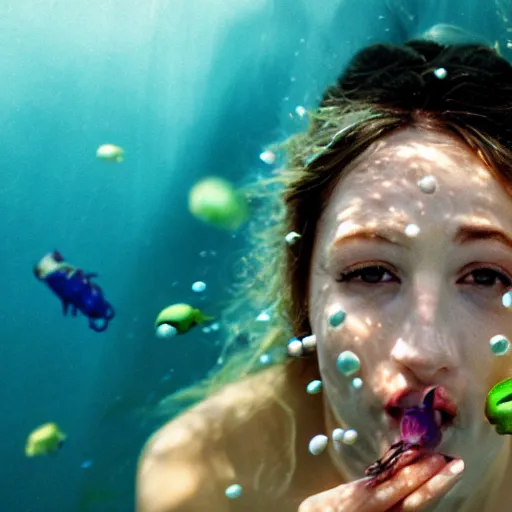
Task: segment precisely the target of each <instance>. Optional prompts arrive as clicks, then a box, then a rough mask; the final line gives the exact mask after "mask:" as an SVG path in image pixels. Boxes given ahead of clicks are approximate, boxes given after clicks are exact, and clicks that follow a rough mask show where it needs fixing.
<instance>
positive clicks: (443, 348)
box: [391, 336, 456, 383]
mask: <svg viewBox="0 0 512 512" xmlns="http://www.w3.org/2000/svg"><path fill="white" fill-rule="evenodd" d="M391 358H392V359H393V361H395V363H397V364H398V365H399V366H402V367H405V368H407V370H409V371H410V372H411V373H412V374H414V375H415V376H416V378H417V379H418V380H420V381H422V382H425V383H431V382H436V381H437V380H439V378H441V377H444V376H446V375H448V374H449V373H451V372H452V370H453V369H454V367H455V366H456V364H455V354H454V353H453V349H452V347H451V346H450V344H449V342H447V341H446V340H443V339H442V338H439V337H438V338H437V339H434V337H433V336H431V337H430V338H429V339H428V340H424V341H423V342H419V340H418V339H415V340H413V339H411V337H408V338H405V337H402V338H398V339H397V340H396V342H395V344H394V345H393V348H392V350H391Z"/></svg>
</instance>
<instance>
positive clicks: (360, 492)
mask: <svg viewBox="0 0 512 512" xmlns="http://www.w3.org/2000/svg"><path fill="white" fill-rule="evenodd" d="M463 471H464V462H463V461H462V460H461V459H454V460H452V461H450V462H446V459H445V458H444V457H443V456H442V455H439V454H432V455H426V456H424V457H422V458H421V459H419V460H417V461H416V462H413V463H411V464H409V465H408V466H406V467H403V468H402V469H400V470H399V471H397V473H396V474H395V475H393V476H392V477H390V478H389V479H388V480H386V481H384V482H382V483H380V484H379V485H377V486H376V487H373V488H372V487H369V486H367V482H368V478H362V479H360V480H356V481H354V482H349V483H347V484H343V485H340V486H338V487H335V488H334V489H329V490H328V491H325V492H322V493H320V494H316V495H315V496H311V497H309V498H307V499H306V500H305V501H303V502H302V503H301V505H300V506H299V510H298V512H327V511H329V512H331V511H332V512H338V511H343V512H356V511H359V512H386V511H389V512H406V511H417V510H422V509H423V508H424V507H425V506H426V505H429V504H431V503H432V502H434V501H435V500H437V499H439V498H440V497H441V496H443V495H444V494H446V493H447V492H448V491H449V490H450V489H451V488H452V487H453V486H454V485H455V483H456V482H457V480H458V479H459V477H460V476H461V474H462V472H463Z"/></svg>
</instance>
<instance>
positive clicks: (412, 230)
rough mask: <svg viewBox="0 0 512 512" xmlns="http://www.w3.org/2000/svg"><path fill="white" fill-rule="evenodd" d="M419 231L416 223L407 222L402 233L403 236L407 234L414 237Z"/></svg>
mask: <svg viewBox="0 0 512 512" xmlns="http://www.w3.org/2000/svg"><path fill="white" fill-rule="evenodd" d="M419 232H420V228H419V227H418V226H416V224H408V225H407V226H405V230H404V233H405V236H408V237H409V238H415V237H416V236H418V234H419Z"/></svg>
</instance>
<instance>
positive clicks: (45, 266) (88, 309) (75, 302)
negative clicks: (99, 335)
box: [34, 251, 115, 332]
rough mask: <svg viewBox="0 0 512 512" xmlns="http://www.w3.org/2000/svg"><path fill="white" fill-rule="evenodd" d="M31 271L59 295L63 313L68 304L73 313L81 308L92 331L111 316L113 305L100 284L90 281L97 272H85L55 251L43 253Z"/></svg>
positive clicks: (99, 330) (65, 313) (112, 314)
mask: <svg viewBox="0 0 512 512" xmlns="http://www.w3.org/2000/svg"><path fill="white" fill-rule="evenodd" d="M34 275H35V276H36V277H37V279H39V280H40V281H44V282H45V283H46V284H47V285H48V286H49V288H50V289H51V290H52V291H53V293H55V295H57V297H59V299H60V300H61V301H62V311H63V313H64V315H67V313H68V310H69V308H71V314H72V315H73V316H76V314H77V311H80V312H81V313H83V314H84V315H85V316H87V317H88V318H89V327H90V328H91V329H92V330H93V331H96V332H102V331H104V330H105V329H106V328H107V327H108V323H109V322H110V320H112V318H114V315H115V311H114V308H113V307H112V306H111V305H110V303H109V302H107V301H106V300H105V297H104V296H103V291H102V290H101V288H100V287H99V286H98V285H97V284H95V283H93V282H92V281H91V279H92V278H94V277H97V274H94V273H88V274H86V273H85V272H84V271H83V270H80V269H78V268H75V267H73V266H72V265H70V264H69V263H67V262H65V261H64V258H63V257H62V255H61V254H60V253H59V252H58V251H53V252H51V253H49V254H47V255H45V256H43V258H42V259H41V261H40V262H39V263H38V264H37V265H36V266H35V267H34Z"/></svg>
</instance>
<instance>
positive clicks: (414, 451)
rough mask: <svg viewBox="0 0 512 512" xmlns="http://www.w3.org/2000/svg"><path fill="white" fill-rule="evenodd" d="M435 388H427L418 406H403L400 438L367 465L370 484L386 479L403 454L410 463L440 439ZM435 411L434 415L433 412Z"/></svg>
mask: <svg viewBox="0 0 512 512" xmlns="http://www.w3.org/2000/svg"><path fill="white" fill-rule="evenodd" d="M436 389H437V388H432V389H430V390H429V391H428V392H427V393H426V394H425V396H424V398H423V403H422V404H421V405H420V406H416V407H411V408H406V409H404V412H403V415H402V418H401V421H400V440H399V441H398V442H396V443H394V444H392V445H391V447H390V448H389V450H388V451H387V452H386V454H385V455H384V456H383V457H382V458H381V459H379V460H377V461H376V462H374V463H373V464H371V465H370V466H368V467H367V468H366V471H365V474H366V476H369V477H371V479H370V480H369V481H368V485H369V486H370V487H374V486H376V485H377V484H379V483H381V482H383V481H384V480H387V479H388V478H390V477H391V476H393V475H394V474H395V473H396V472H397V471H398V469H400V466H399V463H400V462H403V460H405V459H404V458H405V456H406V455H407V457H409V456H411V460H408V463H409V464H410V463H411V462H413V461H414V460H416V459H418V458H419V457H421V456H422V455H423V454H424V453H428V452H432V451H433V450H434V449H435V448H436V447H437V446H439V444H440V443H441V440H442V436H443V435H442V432H441V425H440V424H441V420H440V418H439V411H437V410H436V409H434V399H435V394H436ZM436 415H437V416H436Z"/></svg>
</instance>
